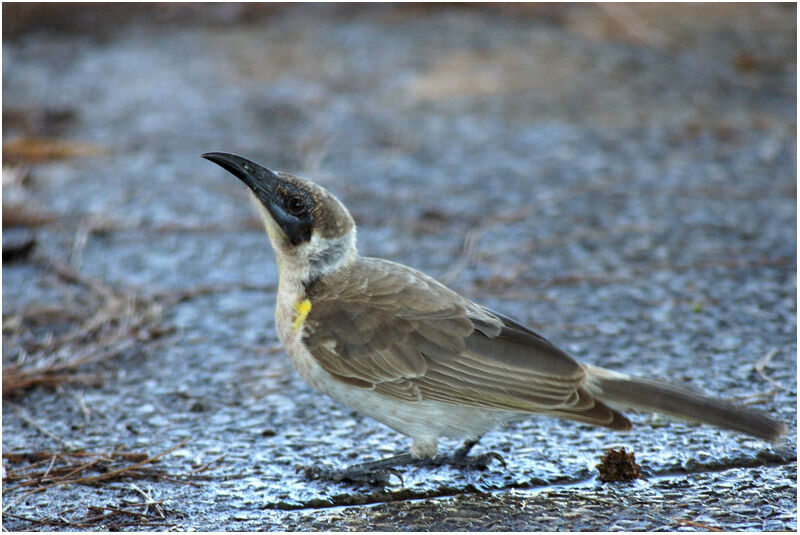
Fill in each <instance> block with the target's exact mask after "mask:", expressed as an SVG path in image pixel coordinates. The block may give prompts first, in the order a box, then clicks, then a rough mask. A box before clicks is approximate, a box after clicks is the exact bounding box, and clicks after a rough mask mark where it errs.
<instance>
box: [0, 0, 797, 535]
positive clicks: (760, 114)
mask: <svg viewBox="0 0 800 535" xmlns="http://www.w3.org/2000/svg"><path fill="white" fill-rule="evenodd" d="M796 30H797V28H796V5H795V4H793V3H783V4H503V3H499V4H447V5H437V4H396V5H395V4H379V5H371V4H303V5H299V4H239V3H225V4H158V3H149V4H137V3H126V4H69V3H47V4H36V3H4V4H3V51H2V53H3V115H2V118H3V158H2V159H3V162H2V163H3V175H2V176H3V198H2V201H3V203H2V204H3V276H2V279H3V297H4V299H3V468H4V472H3V473H4V477H3V495H4V506H3V507H4V515H3V516H4V519H3V527H5V528H7V529H12V530H20V529H43V528H44V527H47V529H77V528H80V529H133V528H134V527H138V528H143V529H162V528H164V529H166V528H168V527H176V528H180V529H190V528H196V529H218V530H250V529H361V530H365V529H385V530H394V529H401V528H408V529H417V530H419V529H423V530H424V529H437V530H444V531H447V530H454V529H455V530H459V529H500V528H507V529H516V530H529V529H534V530H555V529H573V530H578V529H589V530H617V529H623V530H639V529H648V530H653V529H671V530H674V529H679V528H680V529H705V528H709V527H711V528H720V529H725V530H738V529H756V530H772V529H775V530H794V529H796V453H795V452H794V451H793V450H792V448H793V447H794V445H795V441H794V435H795V432H796V358H795V355H796V271H795V267H796V102H797V99H796V73H797V69H796V64H797V58H796V48H797V40H796ZM208 151H225V152H232V153H236V154H240V155H242V156H245V157H247V158H250V159H253V160H255V161H257V162H259V163H262V164H263V165H265V166H267V167H270V168H272V169H276V170H283V171H289V172H293V173H296V174H299V175H302V176H305V177H307V178H310V179H312V180H315V181H317V182H319V183H321V184H323V185H324V186H326V187H328V188H329V189H330V190H332V191H333V192H334V193H335V194H336V195H337V196H338V197H339V198H340V199H342V201H343V202H344V203H345V204H346V205H347V206H348V208H350V210H351V212H352V213H353V216H354V217H355V219H356V221H357V223H358V225H359V230H360V233H359V244H360V249H361V251H362V253H363V254H367V255H370V256H380V257H384V258H388V259H391V260H395V261H399V262H403V263H406V264H409V265H412V266H414V267H416V268H419V269H421V270H423V271H425V272H427V273H429V274H430V275H432V276H434V277H436V278H438V279H439V280H442V281H443V282H445V283H447V284H449V285H451V286H452V287H454V288H455V289H457V290H458V291H460V292H462V293H464V294H466V295H468V296H470V297H472V298H474V299H476V300H477V301H479V302H482V303H485V304H487V305H489V306H491V307H492V308H495V309H497V310H499V311H501V312H504V313H506V314H509V315H512V316H514V317H517V318H518V319H520V320H521V321H523V322H526V323H528V324H529V325H531V326H532V327H534V328H536V329H537V330H541V331H542V332H543V334H544V335H546V336H547V337H548V338H550V339H552V340H553V341H554V342H556V343H558V344H560V345H562V346H563V347H565V349H567V350H568V351H570V352H572V353H574V354H575V355H576V356H577V357H579V358H580V359H582V360H588V361H590V362H594V363H596V364H600V365H603V366H607V367H612V368H616V369H621V370H625V371H628V372H631V373H638V374H643V375H655V376H659V377H669V378H671V379H672V380H675V381H685V382H686V383H687V384H689V385H691V386H693V387H696V388H700V389H705V390H708V391H711V392H720V393H721V394H722V395H724V396H725V397H728V398H733V399H736V400H739V401H740V402H742V403H747V404H752V405H754V406H755V407H757V408H761V409H762V410H768V411H770V412H772V413H773V414H774V415H775V416H776V417H779V418H781V419H783V420H785V421H786V422H787V423H789V424H790V427H791V431H790V437H791V438H790V439H787V441H788V442H787V444H785V445H784V448H783V449H781V448H780V447H776V448H775V449H773V448H771V447H769V446H767V445H764V444H762V443H759V442H757V441H752V440H749V439H746V438H743V437H738V436H735V435H732V434H729V433H725V432H722V431H717V430H713V429H707V428H702V429H698V428H694V427H692V426H689V425H685V424H682V423H675V422H671V421H669V420H666V419H662V418H658V417H652V416H638V417H637V418H638V420H636V422H637V425H638V426H639V427H638V429H639V431H638V432H634V433H632V434H630V435H614V434H611V433H607V432H605V431H598V430H595V429H589V428H586V427H584V426H579V425H576V424H564V423H560V422H556V421H550V420H547V419H535V420H528V421H524V422H521V423H518V424H513V425H510V426H509V427H508V428H506V429H504V430H501V431H498V432H496V433H493V434H491V435H489V436H487V437H486V439H485V440H484V441H483V442H482V444H483V446H484V447H485V448H486V449H491V450H493V451H497V452H498V453H500V454H501V455H503V456H504V457H505V458H506V460H507V462H508V463H509V470H508V471H505V470H503V469H502V468H501V467H492V468H491V469H490V470H489V471H487V472H477V473H459V472H457V471H454V470H450V469H448V468H442V469H441V470H436V471H435V472H434V473H431V472H430V471H425V470H422V469H420V470H417V469H410V470H409V472H408V473H404V477H405V481H404V483H405V487H403V488H399V487H398V488H385V489H378V490H376V489H369V488H363V489H357V490H353V489H352V488H349V487H347V486H346V485H344V484H330V485H328V484H323V483H319V482H308V481H305V480H304V479H302V478H301V477H300V475H298V474H297V473H296V468H297V467H298V466H301V465H304V464H306V465H307V464H317V463H330V464H334V465H336V464H345V463H348V462H354V461H358V460H367V459H372V458H376V457H378V456H384V455H388V454H391V453H394V452H400V451H403V450H404V449H405V448H407V447H408V443H407V442H408V441H407V440H405V439H404V438H403V437H400V436H398V435H397V434H396V433H394V432H392V431H391V430H388V429H386V428H384V427H382V426H380V425H379V424H376V423H374V422H371V421H369V420H367V419H364V418H362V417H360V416H359V415H357V414H354V413H351V412H350V411H348V410H347V409H345V408H342V407H340V406H337V405H336V404H334V403H332V402H331V401H329V400H327V399H326V398H323V397H321V396H318V395H316V394H314V393H313V392H312V391H311V390H310V388H309V387H308V386H306V385H305V384H304V383H303V382H302V381H301V380H300V379H299V378H298V377H297V376H296V374H295V373H294V372H293V371H292V370H291V367H290V365H289V364H288V361H287V360H286V358H285V356H284V355H283V354H282V351H281V348H280V346H279V345H278V342H277V339H276V337H275V333H274V326H273V324H272V321H273V319H272V318H273V311H272V310H273V307H274V291H275V287H276V284H277V273H276V269H275V265H274V261H273V258H272V254H271V252H270V250H269V245H268V242H267V240H266V238H265V236H264V235H263V233H262V231H261V230H260V223H259V221H258V220H257V218H256V217H255V215H254V213H253V211H252V210H251V206H250V204H249V202H248V199H247V194H246V192H245V190H244V188H243V186H242V185H241V184H240V183H239V182H238V181H237V180H236V179H235V178H233V177H232V176H229V175H227V174H226V173H225V172H224V171H222V170H220V169H218V168H217V167H216V166H214V165H212V164H210V163H208V162H206V161H204V160H202V159H201V158H200V154H201V153H203V152H208ZM619 444H624V445H626V446H627V447H628V448H629V449H633V450H634V451H635V452H636V455H637V459H639V462H641V464H642V465H643V470H644V472H645V474H646V475H647V476H648V477H649V476H658V477H657V478H655V479H650V480H647V482H646V483H644V482H643V483H642V484H641V485H640V486H638V487H633V488H629V489H628V490H627V491H624V492H623V491H619V493H618V491H617V490H615V489H614V488H613V487H608V486H599V485H595V484H594V479H593V478H594V473H595V472H594V465H595V464H596V462H597V459H598V458H599V457H600V455H601V454H602V453H603V451H604V449H605V448H607V447H610V446H612V445H619ZM454 445H455V444H445V446H444V448H445V449H446V448H448V447H452V446H454ZM109 474H110V475H109ZM754 482H757V484H756V483H754ZM578 483H581V484H582V485H583V486H579V488H576V487H571V486H570V485H575V484H578ZM562 484H563V485H567V486H566V487H558V486H557V485H562ZM553 485H556V486H553ZM510 489H520V490H518V491H515V492H510ZM569 489H572V490H569ZM676 489H680V490H679V491H678V490H676ZM482 492H493V494H492V496H493V498H492V500H488V501H487V499H485V498H481V497H480V496H482V495H481V494H480V493H482ZM526 492H528V494H526ZM476 493H477V494H476ZM586 496H589V497H590V498H585V497H586ZM412 498H413V499H422V501H418V502H413V501H409V500H410V499H412ZM434 498H440V499H438V500H435V499H434ZM592 500H594V501H592ZM598 500H599V501H598ZM364 503H376V504H380V505H378V506H373V507H371V508H363V507H350V508H345V509H337V511H338V512H336V513H335V514H334V513H330V512H328V510H327V509H326V507H330V506H352V505H357V504H364ZM604 504H605V505H604ZM645 504H649V505H645ZM530 508H533V510H535V511H536V512H537V514H535V515H532V514H531V512H530ZM525 511H528V512H527V513H526V512H525ZM575 511H580V514H578V515H575V514H572V513H574V512H575ZM570 514H572V516H570Z"/></svg>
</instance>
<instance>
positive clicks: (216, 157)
mask: <svg viewBox="0 0 800 535" xmlns="http://www.w3.org/2000/svg"><path fill="white" fill-rule="evenodd" d="M202 156H203V158H205V159H206V160H208V161H210V162H214V163H215V164H217V165H219V166H220V167H222V168H223V169H225V170H226V171H228V172H229V173H231V174H232V175H234V176H235V177H236V178H238V179H239V180H241V181H242V182H244V183H245V184H247V187H249V188H250V189H251V190H252V192H253V193H254V194H255V196H256V198H257V199H258V200H259V202H261V204H262V205H263V206H264V208H266V210H267V212H268V213H269V216H270V218H271V219H272V222H271V223H270V222H269V221H267V220H266V219H267V218H265V224H266V226H267V232H268V233H269V235H270V237H271V238H273V243H275V242H276V241H279V242H282V241H285V240H288V241H289V242H291V243H292V244H293V245H298V244H299V243H301V242H303V241H306V240H308V239H309V238H310V237H311V224H312V222H313V216H312V215H311V213H310V212H306V213H305V214H303V215H302V216H298V215H292V214H290V213H289V212H288V211H287V210H286V207H285V202H284V198H283V197H284V196H285V195H286V190H287V188H288V189H291V188H292V186H291V184H290V182H289V181H287V180H286V179H285V178H281V177H280V176H278V174H277V173H276V172H275V171H270V170H269V169H267V168H266V167H262V166H260V165H258V164H257V163H255V162H251V161H250V160H248V159H247V158H242V157H241V156H236V155H235V154H228V153H227V152H207V153H205V154H203V155H202Z"/></svg>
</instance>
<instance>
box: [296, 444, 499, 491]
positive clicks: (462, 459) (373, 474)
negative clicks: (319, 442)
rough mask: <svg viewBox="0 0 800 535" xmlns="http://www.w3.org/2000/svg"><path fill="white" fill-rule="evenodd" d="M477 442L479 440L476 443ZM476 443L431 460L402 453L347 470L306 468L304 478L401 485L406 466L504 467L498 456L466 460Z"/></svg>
mask: <svg viewBox="0 0 800 535" xmlns="http://www.w3.org/2000/svg"><path fill="white" fill-rule="evenodd" d="M478 440H480V439H478ZM478 440H467V441H465V442H464V444H463V445H462V446H461V447H460V448H458V449H457V450H456V451H454V452H453V454H452V455H440V456H438V457H434V458H433V459H424V458H420V457H417V456H415V455H412V454H410V453H401V454H400V455H393V456H391V457H385V458H383V459H378V460H377V461H369V462H366V463H359V464H354V465H351V466H348V467H347V468H339V469H336V468H333V469H331V468H321V467H319V466H308V467H305V469H304V471H305V475H306V477H308V478H310V479H326V480H328V481H335V482H340V481H352V482H354V483H367V484H379V485H385V484H388V483H389V481H390V479H391V476H396V477H397V478H398V479H399V480H400V484H401V485H402V484H403V476H402V474H401V473H400V471H399V470H397V467H398V466H406V465H409V464H432V465H434V466H442V465H445V464H447V465H450V466H454V467H457V468H477V469H478V470H485V469H486V468H488V467H489V465H490V464H491V462H492V460H497V461H499V462H500V464H502V465H503V468H505V467H506V462H505V460H504V459H503V458H502V457H501V456H500V455H499V454H497V453H494V452H492V451H490V452H488V453H483V454H481V455H473V456H469V452H470V450H471V449H472V447H473V446H475V444H477V443H478Z"/></svg>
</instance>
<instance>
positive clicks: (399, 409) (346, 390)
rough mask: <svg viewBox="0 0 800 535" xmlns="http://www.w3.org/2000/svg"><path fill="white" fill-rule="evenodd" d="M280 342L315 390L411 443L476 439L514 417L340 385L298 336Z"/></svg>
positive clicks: (502, 413) (291, 336)
mask: <svg viewBox="0 0 800 535" xmlns="http://www.w3.org/2000/svg"><path fill="white" fill-rule="evenodd" d="M279 332H280V329H279ZM283 332H287V331H283ZM289 332H291V331H289ZM281 338H282V339H281V342H282V343H283V345H284V349H285V350H286V353H287V355H288V356H289V360H291V362H292V365H293V366H294V368H295V369H296V370H297V372H298V373H299V374H300V376H301V377H302V378H303V379H305V380H306V382H308V384H310V385H311V386H312V387H313V388H314V389H315V390H317V391H318V392H322V393H323V394H327V395H328V396H330V397H331V398H332V399H334V400H335V401H338V402H339V403H343V404H344V405H347V406H348V407H351V408H353V409H355V410H357V411H359V412H361V413H363V414H366V415H367V416H369V417H371V418H373V419H375V420H377V421H379V422H381V423H383V424H385V425H387V426H389V427H391V428H392V429H394V430H395V431H398V432H400V433H402V434H404V435H406V436H409V437H413V438H415V439H430V438H443V437H446V438H462V439H477V438H479V437H480V436H481V435H483V434H484V433H486V432H487V431H489V430H491V429H492V428H494V427H495V426H497V425H498V424H499V423H503V422H505V421H508V420H509V419H511V418H513V417H514V414H513V413H510V412H507V411H499V410H490V409H481V408H475V407H465V406H462V405H455V404H450V403H441V402H438V401H432V400H420V401H405V400H402V399H399V398H394V397H391V396H387V395H385V394H381V393H378V392H375V391H374V390H370V389H367V388H361V387H358V386H353V385H351V384H346V383H343V382H342V381H340V380H338V379H336V378H335V377H333V376H332V375H331V374H330V373H328V372H327V371H325V370H324V369H323V368H322V367H321V366H320V365H319V364H317V362H316V360H315V359H314V357H313V356H312V355H311V353H310V352H309V351H308V350H307V349H306V347H305V346H304V345H303V343H302V341H301V337H300V333H299V332H298V333H293V332H292V333H291V334H290V335H289V336H286V337H285V339H284V337H281Z"/></svg>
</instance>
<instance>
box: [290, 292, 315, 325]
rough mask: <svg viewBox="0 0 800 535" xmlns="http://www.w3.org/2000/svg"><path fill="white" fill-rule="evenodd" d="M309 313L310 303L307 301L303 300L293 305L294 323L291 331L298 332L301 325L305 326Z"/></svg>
mask: <svg viewBox="0 0 800 535" xmlns="http://www.w3.org/2000/svg"><path fill="white" fill-rule="evenodd" d="M309 312H311V301H309V300H308V299H303V300H302V301H298V302H297V303H295V305H294V322H293V323H292V329H294V330H295V331H297V330H299V329H300V328H301V327H302V326H303V324H305V322H306V318H307V317H308V313H309Z"/></svg>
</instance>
